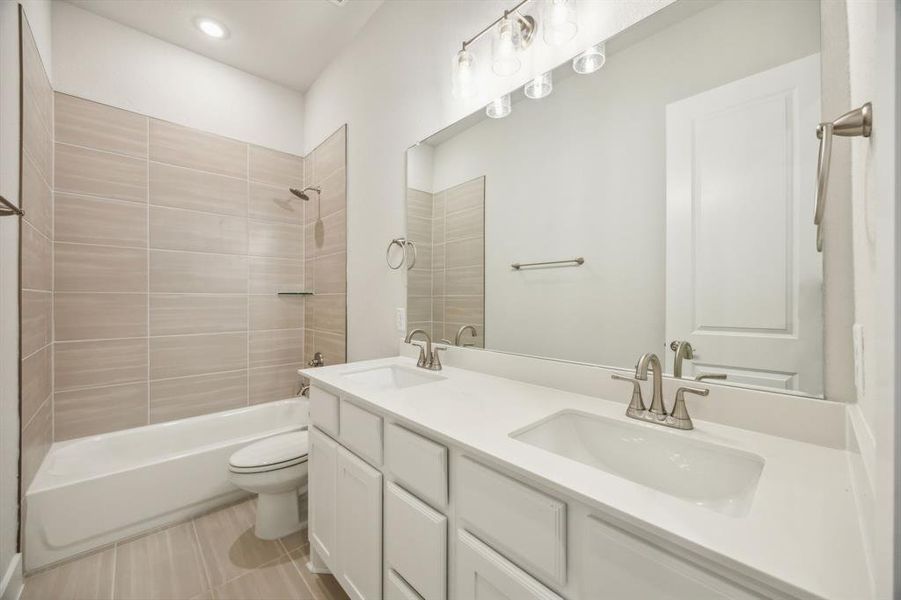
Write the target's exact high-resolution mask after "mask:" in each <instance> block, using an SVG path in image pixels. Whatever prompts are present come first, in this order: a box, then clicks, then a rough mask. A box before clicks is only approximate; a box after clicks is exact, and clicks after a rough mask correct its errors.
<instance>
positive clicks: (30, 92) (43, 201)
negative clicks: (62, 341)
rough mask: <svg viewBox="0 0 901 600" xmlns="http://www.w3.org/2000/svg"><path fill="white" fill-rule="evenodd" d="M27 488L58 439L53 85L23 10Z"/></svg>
mask: <svg viewBox="0 0 901 600" xmlns="http://www.w3.org/2000/svg"><path fill="white" fill-rule="evenodd" d="M21 56H22V85H23V89H22V153H21V172H22V181H21V187H20V189H21V206H22V209H23V210H24V211H25V216H24V218H23V219H22V237H21V239H22V249H21V258H22V267H21V268H22V270H21V278H22V295H21V314H22V322H21V332H22V342H21V343H22V346H21V356H22V380H21V386H22V408H21V411H22V412H21V420H20V423H21V427H22V431H21V434H22V435H21V444H22V473H21V483H22V493H23V494H24V491H25V490H26V489H27V488H28V485H29V484H30V483H31V480H32V479H33V478H34V475H35V473H36V472H37V470H38V467H39V466H40V464H41V461H42V460H43V459H44V456H45V455H46V454H47V450H48V449H49V448H50V444H51V442H52V440H53V408H52V406H53V402H52V369H53V366H52V361H53V344H52V341H53V338H52V331H51V328H52V291H51V290H52V289H53V262H52V253H53V247H52V244H53V243H52V240H53V210H52V206H53V201H52V192H51V190H52V189H53V185H52V184H53V90H52V89H51V88H50V81H49V79H48V78H47V73H46V71H45V70H44V66H43V63H42V62H41V57H40V55H39V54H38V50H37V46H36V45H35V43H34V38H33V37H32V34H31V29H30V28H29V26H28V22H27V21H26V20H25V18H24V14H23V16H22V48H21Z"/></svg>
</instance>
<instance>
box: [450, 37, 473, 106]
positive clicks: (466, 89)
mask: <svg viewBox="0 0 901 600" xmlns="http://www.w3.org/2000/svg"><path fill="white" fill-rule="evenodd" d="M453 77H454V81H453V83H454V97H455V98H472V97H473V96H475V94H476V57H475V55H473V53H472V52H470V51H469V50H467V49H466V46H465V45H464V46H463V49H462V50H460V51H459V52H457V54H455V55H454V66H453Z"/></svg>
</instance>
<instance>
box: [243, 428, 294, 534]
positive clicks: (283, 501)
mask: <svg viewBox="0 0 901 600" xmlns="http://www.w3.org/2000/svg"><path fill="white" fill-rule="evenodd" d="M308 452H309V438H308V436H307V432H306V431H292V432H291V433H283V434H280V435H275V436H272V437H269V438H266V439H263V440H260V441H258V442H254V443H253V444H250V445H248V446H245V447H243V448H241V449H240V450H238V451H237V452H235V453H234V454H232V455H231V458H229V460H228V471H229V478H230V479H231V482H232V483H233V484H235V485H236V486H238V487H239V488H241V489H243V490H247V491H248V492H253V493H254V494H257V495H258V498H257V522H256V526H255V528H254V533H255V534H256V536H257V537H258V538H261V539H264V540H274V539H278V538H281V537H284V536H286V535H288V534H291V533H294V532H295V531H298V530H299V529H300V528H301V526H302V523H301V518H300V507H299V503H298V500H297V495H298V491H299V490H300V488H301V487H303V486H305V485H306V483H307V453H308Z"/></svg>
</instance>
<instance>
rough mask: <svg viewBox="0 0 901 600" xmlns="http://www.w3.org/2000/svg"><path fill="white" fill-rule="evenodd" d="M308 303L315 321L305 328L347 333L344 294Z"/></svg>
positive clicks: (319, 296) (328, 296) (314, 297)
mask: <svg viewBox="0 0 901 600" xmlns="http://www.w3.org/2000/svg"><path fill="white" fill-rule="evenodd" d="M306 302H307V303H308V304H309V305H310V306H311V307H312V310H311V311H310V312H311V313H312V319H313V321H312V323H308V322H305V323H304V327H309V328H312V329H315V330H317V331H330V332H332V333H344V332H345V330H346V329H347V316H346V314H347V313H346V304H347V301H346V296H345V295H344V294H327V295H316V296H310V297H309V298H307V300H306ZM308 314H309V313H308ZM423 320H428V319H423Z"/></svg>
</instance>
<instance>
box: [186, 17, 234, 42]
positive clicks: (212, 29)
mask: <svg viewBox="0 0 901 600" xmlns="http://www.w3.org/2000/svg"><path fill="white" fill-rule="evenodd" d="M194 25H195V26H196V27H197V29H199V30H200V31H202V32H204V33H205V34H207V35H208V36H210V37H211V38H216V39H217V40H221V39H222V38H227V37H228V29H226V28H225V25H223V24H222V23H219V22H218V21H214V20H213V19H210V18H208V17H197V18H196V19H194Z"/></svg>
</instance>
